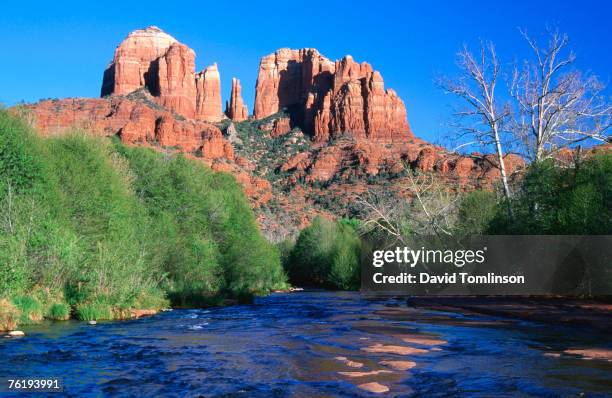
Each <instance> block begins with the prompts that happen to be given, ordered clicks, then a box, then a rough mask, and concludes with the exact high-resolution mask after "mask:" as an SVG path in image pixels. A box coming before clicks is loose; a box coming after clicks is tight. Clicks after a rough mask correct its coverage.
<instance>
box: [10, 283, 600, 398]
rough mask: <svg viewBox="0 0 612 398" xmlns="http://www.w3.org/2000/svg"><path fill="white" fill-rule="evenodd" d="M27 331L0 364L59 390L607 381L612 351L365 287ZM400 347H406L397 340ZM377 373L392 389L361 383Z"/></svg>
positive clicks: (395, 391) (440, 390)
mask: <svg viewBox="0 0 612 398" xmlns="http://www.w3.org/2000/svg"><path fill="white" fill-rule="evenodd" d="M24 331H25V332H26V334H27V336H26V337H24V338H20V339H2V340H1V341H0V376H4V377H6V376H11V377H41V376H55V377H62V378H63V380H64V385H65V390H64V394H65V395H66V396H75V397H77V396H78V397H83V396H147V397H157V396H176V397H185V396H189V397H191V396H203V397H249V398H251V397H360V396H393V397H411V396H418V397H516V396H525V397H557V396H580V394H581V393H586V396H588V397H599V396H601V397H604V396H610V395H608V393H610V392H612V362H607V361H605V360H585V359H580V358H578V357H573V356H568V355H564V354H562V355H559V354H558V353H559V352H562V351H563V350H565V349H567V348H569V347H574V346H580V347H594V346H596V347H601V346H605V347H610V346H611V345H612V336H611V335H610V333H606V332H604V331H600V332H594V331H592V330H588V329H586V328H580V327H578V326H554V327H552V326H550V325H547V324H540V323H536V322H527V321H520V320H514V319H506V318H499V317H493V316H485V315H476V314H466V313H460V312H445V311H433V310H426V309H422V308H414V307H410V306H408V305H407V304H406V302H405V301H402V300H393V299H385V300H371V299H370V300H368V299H366V298H364V297H362V296H360V295H359V294H358V293H347V292H296V293H277V294H272V295H270V296H268V297H262V298H258V299H256V301H255V303H254V304H252V305H238V306H231V307H222V308H210V309H201V310H174V311H172V312H164V313H160V314H158V315H156V316H152V317H149V318H142V319H138V320H132V321H124V322H99V323H98V324H97V325H88V324H87V323H85V322H77V321H66V322H55V323H45V324H42V325H36V326H31V327H29V328H24ZM389 347H392V348H389ZM393 347H395V348H393ZM397 347H399V348H397ZM402 347H408V350H409V351H408V352H407V354H408V355H401V353H394V352H392V351H396V350H398V349H402ZM415 348H416V350H415ZM403 354H406V352H404V353H403ZM385 361H386V362H385ZM390 361H391V362H390ZM381 362H383V364H381ZM411 362H414V363H413V364H411ZM411 366H412V367H411ZM410 367H411V368H410ZM398 368H403V369H404V370H398ZM407 368H410V369H407ZM373 371H374V372H373ZM376 371H379V372H376ZM370 372H373V373H370ZM372 385H375V386H378V387H380V386H383V387H384V388H388V389H389V391H388V392H387V393H381V394H376V393H372V392H367V391H365V390H364V388H369V387H371V386H372ZM360 386H361V387H360ZM364 386H365V387H364ZM0 395H2V394H0ZM51 396H57V394H51Z"/></svg>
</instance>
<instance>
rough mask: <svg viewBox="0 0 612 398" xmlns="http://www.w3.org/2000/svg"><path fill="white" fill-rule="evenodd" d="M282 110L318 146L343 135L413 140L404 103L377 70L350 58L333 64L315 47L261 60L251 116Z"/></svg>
mask: <svg viewBox="0 0 612 398" xmlns="http://www.w3.org/2000/svg"><path fill="white" fill-rule="evenodd" d="M282 110H286V111H288V112H290V113H291V115H292V119H294V120H295V122H296V123H297V124H299V125H300V126H301V127H302V129H303V130H304V131H305V132H306V133H307V134H310V135H312V136H313V137H314V139H315V141H318V142H324V141H327V140H329V138H330V137H333V136H336V135H339V134H341V133H345V132H346V133H350V134H351V135H352V136H353V137H356V138H368V139H373V140H383V141H393V140H402V139H404V140H405V139H408V138H411V137H413V135H412V132H411V130H410V126H409V125H408V121H407V116H406V108H405V106H404V103H403V102H402V100H401V99H400V98H399V97H398V96H397V94H396V93H395V92H394V91H393V90H385V88H384V81H383V78H382V76H381V75H380V73H379V72H377V71H374V70H373V69H372V67H371V66H370V65H369V64H367V63H365V62H363V63H361V64H359V63H357V62H355V61H354V60H353V58H352V57H351V56H346V57H344V58H343V59H341V60H339V61H336V62H335V63H334V62H332V61H330V60H329V59H327V58H325V57H324V56H322V55H321V54H319V52H318V51H317V50H315V49H308V48H306V49H301V50H290V49H286V48H285V49H280V50H278V51H276V52H275V53H274V54H271V55H268V56H265V57H263V58H262V60H261V63H260V66H259V74H258V77H257V86H256V93H255V113H254V116H255V118H258V119H259V118H264V117H267V116H270V115H273V114H275V113H277V112H279V111H282Z"/></svg>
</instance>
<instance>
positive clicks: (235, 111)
mask: <svg viewBox="0 0 612 398" xmlns="http://www.w3.org/2000/svg"><path fill="white" fill-rule="evenodd" d="M225 114H226V115H227V117H229V118H230V119H232V120H233V121H235V122H241V121H243V120H246V119H248V117H249V110H248V108H247V106H246V105H245V103H244V101H243V100H242V87H241V86H240V80H238V79H236V78H235V77H234V78H232V94H231V96H230V100H229V101H228V103H227V106H226V107H225Z"/></svg>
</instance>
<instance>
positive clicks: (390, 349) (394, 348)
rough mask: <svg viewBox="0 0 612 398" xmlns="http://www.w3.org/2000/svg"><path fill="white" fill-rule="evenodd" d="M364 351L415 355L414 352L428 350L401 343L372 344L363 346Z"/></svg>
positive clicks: (423, 352)
mask: <svg viewBox="0 0 612 398" xmlns="http://www.w3.org/2000/svg"><path fill="white" fill-rule="evenodd" d="M362 350H363V351H366V352H373V353H381V354H398V355H414V354H425V353H426V352H428V351H427V350H422V349H420V348H414V347H405V346H401V345H382V344H374V345H372V346H369V347H366V348H362Z"/></svg>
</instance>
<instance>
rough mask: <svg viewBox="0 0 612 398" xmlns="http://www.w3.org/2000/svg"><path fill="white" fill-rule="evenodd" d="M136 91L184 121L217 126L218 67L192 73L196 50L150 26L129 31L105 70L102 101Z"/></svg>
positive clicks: (221, 115)
mask: <svg viewBox="0 0 612 398" xmlns="http://www.w3.org/2000/svg"><path fill="white" fill-rule="evenodd" d="M139 89H146V90H147V91H149V93H151V95H152V96H153V99H154V101H155V102H157V103H158V104H160V105H161V106H163V107H165V108H167V109H168V110H170V111H172V112H175V113H177V114H179V115H181V116H184V117H186V118H190V119H198V120H204V121H208V122H217V121H220V120H221V119H222V117H223V112H222V109H221V80H220V78H219V71H218V69H217V65H216V64H215V65H212V66H209V67H208V68H206V69H205V70H204V71H202V72H200V73H198V74H197V75H196V73H195V52H194V51H193V50H192V49H191V48H189V47H187V46H186V45H184V44H182V43H179V42H178V41H177V40H176V39H175V38H174V37H172V36H170V35H168V34H167V33H164V32H163V31H162V30H161V29H159V28H158V27H155V26H150V27H148V28H146V29H139V30H135V31H133V32H131V33H130V34H129V35H128V36H127V37H126V38H125V40H123V42H121V44H120V45H119V46H118V47H117V49H116V50H115V56H114V57H113V61H112V62H111V64H110V65H109V66H108V68H107V69H106V70H105V71H104V78H103V80H102V90H101V94H102V96H103V97H104V96H107V95H111V94H115V95H126V94H130V93H132V92H134V91H136V90H139Z"/></svg>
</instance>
